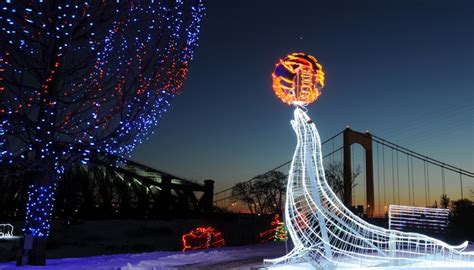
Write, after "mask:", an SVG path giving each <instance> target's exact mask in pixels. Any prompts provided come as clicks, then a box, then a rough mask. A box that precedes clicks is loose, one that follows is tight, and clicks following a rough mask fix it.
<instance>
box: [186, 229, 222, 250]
mask: <svg viewBox="0 0 474 270" xmlns="http://www.w3.org/2000/svg"><path fill="white" fill-rule="evenodd" d="M181 241H182V243H183V251H187V250H196V249H207V248H219V247H223V246H225V240H224V238H223V237H222V233H221V232H219V231H217V230H216V229H214V228H213V227H211V226H208V227H197V228H196V229H194V230H192V231H190V232H188V233H186V234H183V236H181Z"/></svg>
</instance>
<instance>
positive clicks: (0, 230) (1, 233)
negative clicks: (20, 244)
mask: <svg viewBox="0 0 474 270" xmlns="http://www.w3.org/2000/svg"><path fill="white" fill-rule="evenodd" d="M12 236H13V225H11V224H8V223H7V224H0V238H4V237H12Z"/></svg>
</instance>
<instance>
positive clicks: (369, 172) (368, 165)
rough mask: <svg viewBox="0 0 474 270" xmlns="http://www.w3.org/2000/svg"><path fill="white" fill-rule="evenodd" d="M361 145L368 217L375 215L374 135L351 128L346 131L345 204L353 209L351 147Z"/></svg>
mask: <svg viewBox="0 0 474 270" xmlns="http://www.w3.org/2000/svg"><path fill="white" fill-rule="evenodd" d="M355 143H357V144H359V145H361V146H362V147H363V148H364V150H365V173H366V177H365V179H366V185H365V186H366V194H367V201H366V204H365V206H364V208H366V213H367V217H373V215H374V207H375V200H374V166H373V157H372V135H371V134H370V133H369V132H365V133H360V132H357V131H353V130H352V129H350V128H349V127H348V128H346V129H345V130H344V204H345V205H346V206H347V207H348V208H349V209H351V204H352V181H351V178H352V166H351V145H352V144H355Z"/></svg>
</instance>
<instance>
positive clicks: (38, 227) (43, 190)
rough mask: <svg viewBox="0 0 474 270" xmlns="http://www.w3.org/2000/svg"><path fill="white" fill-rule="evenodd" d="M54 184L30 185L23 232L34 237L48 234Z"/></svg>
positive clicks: (52, 207) (54, 189)
mask: <svg viewBox="0 0 474 270" xmlns="http://www.w3.org/2000/svg"><path fill="white" fill-rule="evenodd" d="M55 191H56V184H53V185H49V186H41V185H30V186H29V187H28V202H27V206H26V223H25V229H24V230H23V231H24V232H25V234H31V235H33V236H36V237H45V236H48V235H49V230H50V229H51V225H50V222H49V221H50V220H51V217H52V215H53V209H54V194H55Z"/></svg>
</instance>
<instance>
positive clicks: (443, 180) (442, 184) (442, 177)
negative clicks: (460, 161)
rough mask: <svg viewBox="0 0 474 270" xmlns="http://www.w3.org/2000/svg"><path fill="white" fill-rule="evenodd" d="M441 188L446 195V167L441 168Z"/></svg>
mask: <svg viewBox="0 0 474 270" xmlns="http://www.w3.org/2000/svg"><path fill="white" fill-rule="evenodd" d="M441 188H442V192H443V194H446V182H445V178H444V167H441Z"/></svg>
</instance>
